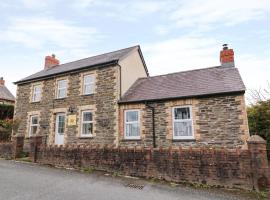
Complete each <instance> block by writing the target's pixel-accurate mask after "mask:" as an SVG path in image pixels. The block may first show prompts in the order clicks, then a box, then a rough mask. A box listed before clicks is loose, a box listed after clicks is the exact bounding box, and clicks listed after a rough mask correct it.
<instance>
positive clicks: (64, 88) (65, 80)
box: [56, 79, 68, 99]
mask: <svg viewBox="0 0 270 200" xmlns="http://www.w3.org/2000/svg"><path fill="white" fill-rule="evenodd" d="M63 81H64V82H66V86H65V87H62V88H60V87H59V86H60V84H59V83H60V82H63ZM67 88H68V81H67V79H61V80H58V81H57V91H56V98H57V99H63V98H66V97H67ZM60 90H65V96H64V97H59V94H60V92H59V91H60Z"/></svg>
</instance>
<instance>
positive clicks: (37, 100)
mask: <svg viewBox="0 0 270 200" xmlns="http://www.w3.org/2000/svg"><path fill="white" fill-rule="evenodd" d="M37 87H39V88H40V93H38V92H37V91H36V88H37ZM37 94H39V95H40V96H39V99H36V97H37ZM41 98H42V88H41V84H37V85H33V91H32V102H40V101H41Z"/></svg>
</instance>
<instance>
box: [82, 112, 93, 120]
mask: <svg viewBox="0 0 270 200" xmlns="http://www.w3.org/2000/svg"><path fill="white" fill-rule="evenodd" d="M83 121H92V113H91V112H83Z"/></svg>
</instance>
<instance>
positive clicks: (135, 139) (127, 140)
mask: <svg viewBox="0 0 270 200" xmlns="http://www.w3.org/2000/svg"><path fill="white" fill-rule="evenodd" d="M141 140H142V139H141V138H134V139H132V138H125V139H122V140H121V141H122V142H130V141H141Z"/></svg>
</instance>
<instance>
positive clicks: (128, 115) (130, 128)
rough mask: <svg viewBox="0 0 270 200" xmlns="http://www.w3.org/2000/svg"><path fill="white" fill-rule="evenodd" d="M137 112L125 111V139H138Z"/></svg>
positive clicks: (138, 118) (138, 119)
mask: <svg viewBox="0 0 270 200" xmlns="http://www.w3.org/2000/svg"><path fill="white" fill-rule="evenodd" d="M139 113H140V112H139V110H126V111H125V138H126V139H140V123H139V121H140V114H139Z"/></svg>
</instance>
